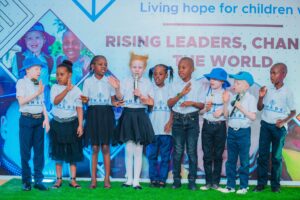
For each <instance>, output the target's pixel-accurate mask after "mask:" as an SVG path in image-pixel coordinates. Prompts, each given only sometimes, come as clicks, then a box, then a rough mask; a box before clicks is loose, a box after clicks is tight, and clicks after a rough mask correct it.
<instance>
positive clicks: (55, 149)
mask: <svg viewBox="0 0 300 200" xmlns="http://www.w3.org/2000/svg"><path fill="white" fill-rule="evenodd" d="M77 128H78V119H77V118H76V119H74V120H72V121H70V122H58V121H56V120H54V119H53V120H51V122H50V132H49V141H50V143H49V156H50V158H52V159H53V160H56V161H65V162H67V163H72V162H80V161H82V160H83V151H82V148H83V143H82V137H80V138H79V137H78V136H77Z"/></svg>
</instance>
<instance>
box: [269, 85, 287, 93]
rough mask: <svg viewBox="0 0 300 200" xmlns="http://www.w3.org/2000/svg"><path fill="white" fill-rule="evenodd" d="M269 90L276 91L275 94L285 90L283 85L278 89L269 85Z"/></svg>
mask: <svg viewBox="0 0 300 200" xmlns="http://www.w3.org/2000/svg"><path fill="white" fill-rule="evenodd" d="M270 89H272V90H274V91H276V92H280V91H281V90H284V89H285V84H283V86H282V87H281V88H279V89H277V88H276V87H275V86H274V85H271V87H270Z"/></svg>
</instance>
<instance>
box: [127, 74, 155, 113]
mask: <svg viewBox="0 0 300 200" xmlns="http://www.w3.org/2000/svg"><path fill="white" fill-rule="evenodd" d="M138 88H139V90H140V91H141V93H142V95H143V96H146V97H147V96H148V95H149V96H150V97H152V98H153V87H152V83H151V82H150V80H149V79H146V78H144V77H142V78H140V79H139V80H138ZM133 91H134V79H133V78H132V76H130V77H128V78H127V79H125V80H124V81H121V94H122V95H123V100H124V103H125V105H124V107H127V108H147V105H145V104H142V103H141V102H140V99H139V98H137V100H136V101H134V95H133Z"/></svg>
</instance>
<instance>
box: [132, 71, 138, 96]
mask: <svg viewBox="0 0 300 200" xmlns="http://www.w3.org/2000/svg"><path fill="white" fill-rule="evenodd" d="M133 79H134V84H133V89H134V90H135V89H138V79H139V75H138V74H134V77H133ZM137 99H138V96H136V95H134V101H135V102H136V101H137Z"/></svg>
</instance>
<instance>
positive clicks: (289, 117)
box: [276, 110, 296, 128]
mask: <svg viewBox="0 0 300 200" xmlns="http://www.w3.org/2000/svg"><path fill="white" fill-rule="evenodd" d="M295 115H296V110H291V112H290V114H289V115H288V116H287V117H286V118H284V119H279V120H277V122H276V126H277V127H278V128H281V127H283V126H284V124H286V123H288V122H289V121H290V120H291V119H292V118H293V117H294V116H295Z"/></svg>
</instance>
